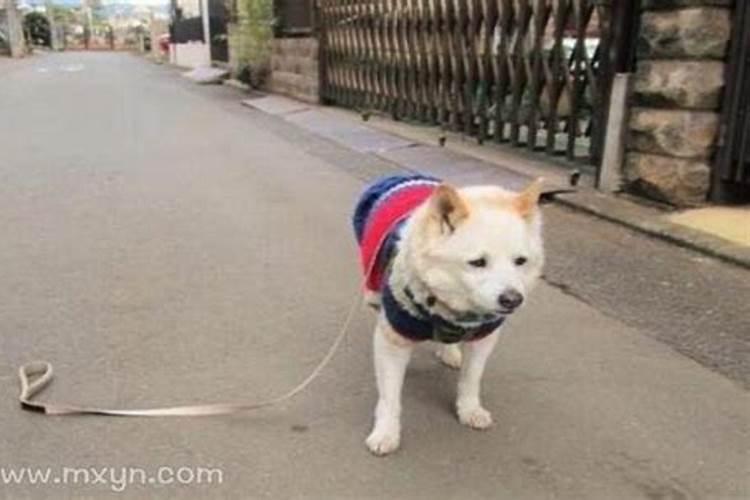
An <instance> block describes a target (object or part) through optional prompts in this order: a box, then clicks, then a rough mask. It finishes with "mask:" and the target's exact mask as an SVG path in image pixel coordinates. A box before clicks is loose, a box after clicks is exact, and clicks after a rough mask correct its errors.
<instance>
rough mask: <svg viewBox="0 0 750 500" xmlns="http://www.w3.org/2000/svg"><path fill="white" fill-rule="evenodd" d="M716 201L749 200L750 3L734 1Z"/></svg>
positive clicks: (714, 188)
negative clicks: (749, 90)
mask: <svg viewBox="0 0 750 500" xmlns="http://www.w3.org/2000/svg"><path fill="white" fill-rule="evenodd" d="M734 16H735V17H734V29H733V33H732V45H731V53H730V55H729V63H728V64H727V74H726V81H727V87H726V92H725V95H724V101H723V104H722V106H723V109H724V111H723V114H722V121H721V134H720V141H719V152H718V154H717V160H716V165H715V168H714V176H713V186H712V189H711V198H712V199H713V201H750V93H749V92H748V89H750V5H749V4H748V2H746V1H738V2H736V3H735V13H734Z"/></svg>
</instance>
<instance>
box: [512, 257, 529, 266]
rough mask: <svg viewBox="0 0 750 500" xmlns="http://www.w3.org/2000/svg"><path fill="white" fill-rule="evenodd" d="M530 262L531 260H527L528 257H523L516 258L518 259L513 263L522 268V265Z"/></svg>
mask: <svg viewBox="0 0 750 500" xmlns="http://www.w3.org/2000/svg"><path fill="white" fill-rule="evenodd" d="M528 260H529V259H527V258H526V257H523V256H521V257H516V258H515V259H514V260H513V263H514V264H515V265H517V266H522V265H524V264H526V262H528Z"/></svg>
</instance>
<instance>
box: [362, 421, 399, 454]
mask: <svg viewBox="0 0 750 500" xmlns="http://www.w3.org/2000/svg"><path fill="white" fill-rule="evenodd" d="M400 443H401V432H400V431H399V430H398V429H393V428H385V427H376V428H374V429H373V430H372V432H371V433H370V435H369V436H367V439H366V440H365V444H367V448H369V449H370V451H371V452H372V453H373V454H374V455H377V456H379V457H382V456H384V455H388V454H389V453H393V452H394V451H396V450H397V449H398V446H399V444H400Z"/></svg>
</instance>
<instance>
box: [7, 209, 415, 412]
mask: <svg viewBox="0 0 750 500" xmlns="http://www.w3.org/2000/svg"><path fill="white" fill-rule="evenodd" d="M408 215H409V214H404V215H403V216H402V217H400V218H398V219H396V220H394V221H393V222H392V224H391V226H390V227H389V229H388V230H387V231H385V233H384V234H383V237H382V238H381V240H380V241H379V242H378V245H377V248H380V247H381V246H382V245H383V242H384V241H385V240H386V239H387V237H388V234H389V233H390V232H391V231H392V230H393V228H394V227H396V226H397V225H398V224H400V223H401V221H402V220H403V219H405V218H406V217H408ZM377 262H378V259H377V257H376V258H374V259H372V262H371V263H370V265H369V267H368V268H367V272H365V276H364V280H363V281H362V288H364V285H365V284H366V283H367V279H368V278H369V276H370V274H371V273H372V272H373V269H374V268H375V266H376V264H377ZM362 303H364V295H363V294H357V296H356V297H355V299H354V301H353V302H352V305H351V307H350V308H349V312H348V313H347V315H346V319H345V320H344V323H343V324H342V325H341V330H340V331H339V333H338V335H337V336H336V338H335V339H334V341H333V344H331V347H329V348H328V352H326V355H325V356H323V359H322V360H321V361H320V363H318V365H317V366H316V367H315V369H314V370H313V371H312V372H310V375H308V376H307V378H305V380H303V381H302V382H300V383H299V384H297V385H296V386H295V387H294V388H293V389H291V390H290V391H288V392H287V393H285V394H282V395H281V396H277V397H275V398H271V399H267V400H264V401H259V402H256V403H247V404H231V403H230V404H205V405H190V406H167V407H164V408H146V409H136V410H118V409H110V408H97V407H94V406H77V405H66V404H54V403H41V402H37V401H34V398H35V396H37V395H38V394H39V393H41V392H42V391H44V389H46V388H47V387H48V386H49V385H50V383H51V382H52V376H53V373H54V372H53V370H52V365H51V364H50V363H48V362H47V361H33V362H31V363H27V364H25V365H22V366H21V368H19V369H18V378H19V379H20V381H21V394H20V395H19V396H18V400H19V401H20V403H21V408H23V409H24V410H26V411H31V412H36V413H43V414H45V415H99V416H109V417H208V416H215V415H230V414H235V413H244V412H249V411H253V410H259V409H261V408H266V407H268V406H274V405H277V404H280V403H283V402H285V401H288V400H290V399H292V398H293V397H294V396H296V395H297V394H299V393H300V392H302V391H303V390H305V389H306V388H307V387H308V386H309V385H310V384H311V383H312V381H313V380H315V379H316V378H318V375H320V372H322V371H323V369H324V368H325V367H326V366H327V365H328V363H329V362H330V361H331V359H332V358H333V355H334V354H336V351H337V350H338V348H339V346H340V345H341V343H342V342H343V341H344V338H345V337H346V334H347V333H348V332H349V327H350V326H351V323H352V320H353V319H354V314H355V312H356V311H357V309H359V307H360V305H361V304H362ZM33 377H36V378H33ZM32 378H33V380H32Z"/></svg>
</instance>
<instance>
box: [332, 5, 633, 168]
mask: <svg viewBox="0 0 750 500" xmlns="http://www.w3.org/2000/svg"><path fill="white" fill-rule="evenodd" d="M615 1H619V0H615ZM611 6H612V0H319V2H318V12H317V17H318V24H319V29H320V33H321V62H322V94H323V98H324V99H325V100H327V101H329V102H332V103H336V104H340V105H344V106H348V107H352V108H357V109H377V110H382V111H386V112H388V113H391V114H392V115H393V116H394V117H395V118H398V119H409V120H416V121H420V122H426V123H432V124H438V125H442V126H444V127H447V128H450V129H452V130H458V131H462V132H464V133H467V134H470V135H474V136H476V137H477V138H478V139H479V140H480V141H483V140H486V139H494V140H496V141H498V142H509V143H511V144H513V145H515V146H525V147H528V148H530V149H532V150H539V149H541V150H544V151H546V152H547V153H548V154H553V155H562V154H564V155H567V157H568V158H569V159H571V160H574V159H576V160H583V161H589V162H597V161H598V159H599V157H600V151H601V142H602V138H603V134H604V130H603V128H604V127H603V123H604V118H605V115H606V100H607V95H608V90H609V84H610V81H611V73H612V71H611V70H610V68H609V66H610V64H609V61H608V58H607V57H603V55H608V54H610V50H609V49H610V46H611V40H610V32H611V30H610V19H611Z"/></svg>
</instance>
